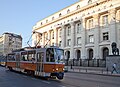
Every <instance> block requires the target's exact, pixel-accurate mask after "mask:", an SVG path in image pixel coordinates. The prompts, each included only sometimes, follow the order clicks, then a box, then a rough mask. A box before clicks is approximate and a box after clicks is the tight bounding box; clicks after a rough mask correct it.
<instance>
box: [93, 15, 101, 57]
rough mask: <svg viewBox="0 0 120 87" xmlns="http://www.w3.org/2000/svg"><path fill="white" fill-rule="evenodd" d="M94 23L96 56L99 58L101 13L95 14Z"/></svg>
mask: <svg viewBox="0 0 120 87" xmlns="http://www.w3.org/2000/svg"><path fill="white" fill-rule="evenodd" d="M93 17H94V24H95V32H94V44H95V48H94V58H96V59H99V58H100V55H99V54H100V53H99V42H100V31H99V24H100V23H99V14H97V15H94V16H93Z"/></svg>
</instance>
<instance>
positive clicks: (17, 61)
mask: <svg viewBox="0 0 120 87" xmlns="http://www.w3.org/2000/svg"><path fill="white" fill-rule="evenodd" d="M16 68H20V54H19V53H16Z"/></svg>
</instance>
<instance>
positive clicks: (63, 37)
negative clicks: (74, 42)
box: [61, 25, 66, 49]
mask: <svg viewBox="0 0 120 87" xmlns="http://www.w3.org/2000/svg"><path fill="white" fill-rule="evenodd" d="M61 28H62V34H61V41H62V43H61V45H62V46H61V47H62V48H63V49H64V47H65V39H66V37H65V26H64V25H62V26H61Z"/></svg>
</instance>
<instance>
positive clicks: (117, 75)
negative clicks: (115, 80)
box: [66, 71, 120, 77]
mask: <svg viewBox="0 0 120 87" xmlns="http://www.w3.org/2000/svg"><path fill="white" fill-rule="evenodd" d="M68 72H70V73H80V74H92V75H102V76H113V77H120V74H101V73H91V72H74V71H68ZM66 73H67V72H66Z"/></svg>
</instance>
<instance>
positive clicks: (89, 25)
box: [88, 19, 94, 29]
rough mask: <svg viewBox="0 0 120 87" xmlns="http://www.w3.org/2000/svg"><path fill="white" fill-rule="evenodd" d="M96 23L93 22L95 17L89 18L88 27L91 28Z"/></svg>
mask: <svg viewBox="0 0 120 87" xmlns="http://www.w3.org/2000/svg"><path fill="white" fill-rule="evenodd" d="M93 26H94V24H93V19H89V20H88V28H89V29H91V28H93Z"/></svg>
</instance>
